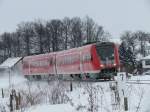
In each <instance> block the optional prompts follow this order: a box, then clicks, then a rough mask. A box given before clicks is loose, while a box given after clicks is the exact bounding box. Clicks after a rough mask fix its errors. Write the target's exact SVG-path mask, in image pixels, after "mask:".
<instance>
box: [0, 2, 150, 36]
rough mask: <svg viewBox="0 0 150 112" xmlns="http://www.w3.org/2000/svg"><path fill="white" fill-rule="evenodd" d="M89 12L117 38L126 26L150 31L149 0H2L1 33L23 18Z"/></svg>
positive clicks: (0, 11)
mask: <svg viewBox="0 0 150 112" xmlns="http://www.w3.org/2000/svg"><path fill="white" fill-rule="evenodd" d="M86 15H88V16H90V17H92V18H93V19H94V20H95V21H96V22H97V23H98V24H100V25H102V26H104V29H105V30H107V31H108V32H110V33H111V34H112V37H114V38H116V37H119V35H120V34H121V33H122V32H123V31H126V30H131V31H135V30H143V31H147V32H150V2H149V0H0V33H2V32H4V31H15V28H16V26H17V24H18V23H20V22H22V21H33V20H34V19H38V18H40V19H44V20H49V19H55V18H59V19H62V18H64V17H66V16H67V17H74V16H79V17H81V18H83V17H85V16H86Z"/></svg>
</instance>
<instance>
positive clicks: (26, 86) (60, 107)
mask: <svg viewBox="0 0 150 112" xmlns="http://www.w3.org/2000/svg"><path fill="white" fill-rule="evenodd" d="M130 80H137V81H136V82H142V83H145V82H147V83H148V80H150V76H146V75H145V76H132V77H131V79H130ZM149 82H150V81H149ZM110 83H111V82H89V83H87V82H82V83H80V82H73V91H72V92H70V82H62V81H59V82H58V81H51V82H47V81H32V82H29V81H27V80H26V79H25V78H24V77H21V76H18V75H16V76H12V77H11V78H10V77H9V76H2V77H0V88H3V89H4V95H5V97H4V98H2V95H1V92H0V111H1V112H2V110H6V111H7V112H9V107H8V105H9V92H10V88H14V89H15V90H16V91H17V92H20V93H21V96H22V97H23V99H22V100H23V101H22V105H23V106H24V107H23V106H22V108H21V110H20V111H22V112H88V111H90V109H91V108H92V106H93V110H94V112H118V111H119V109H118V110H117V109H116V110H115V109H114V108H116V107H114V106H112V104H113V97H114V96H112V95H113V94H112V91H111V89H110ZM10 85H11V86H10ZM126 87H127V90H126V93H127V98H128V105H129V111H128V112H150V106H149V105H150V98H149V93H150V84H137V83H134V84H133V83H132V84H130V83H127V84H126ZM27 96H28V97H32V98H33V99H34V103H33V104H31V103H29V102H30V101H28V100H27V99H25V98H26V97H27ZM27 102H28V103H27Z"/></svg>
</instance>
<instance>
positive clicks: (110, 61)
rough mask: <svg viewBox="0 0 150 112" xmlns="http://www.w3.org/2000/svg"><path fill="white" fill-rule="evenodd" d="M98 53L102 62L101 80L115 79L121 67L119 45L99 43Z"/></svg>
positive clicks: (97, 46) (97, 45)
mask: <svg viewBox="0 0 150 112" xmlns="http://www.w3.org/2000/svg"><path fill="white" fill-rule="evenodd" d="M96 51H97V55H98V57H99V62H100V65H99V66H100V78H102V79H111V78H113V77H114V76H115V75H116V74H117V71H118V69H119V65H120V64H119V53H118V48H117V45H116V44H114V43H112V42H104V43H97V44H96Z"/></svg>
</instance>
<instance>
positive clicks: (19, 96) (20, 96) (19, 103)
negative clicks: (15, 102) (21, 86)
mask: <svg viewBox="0 0 150 112" xmlns="http://www.w3.org/2000/svg"><path fill="white" fill-rule="evenodd" d="M18 97H19V106H20V105H21V95H20V93H18Z"/></svg>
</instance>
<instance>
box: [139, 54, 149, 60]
mask: <svg viewBox="0 0 150 112" xmlns="http://www.w3.org/2000/svg"><path fill="white" fill-rule="evenodd" d="M146 59H150V55H148V56H146V57H143V58H141V60H146Z"/></svg>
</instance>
